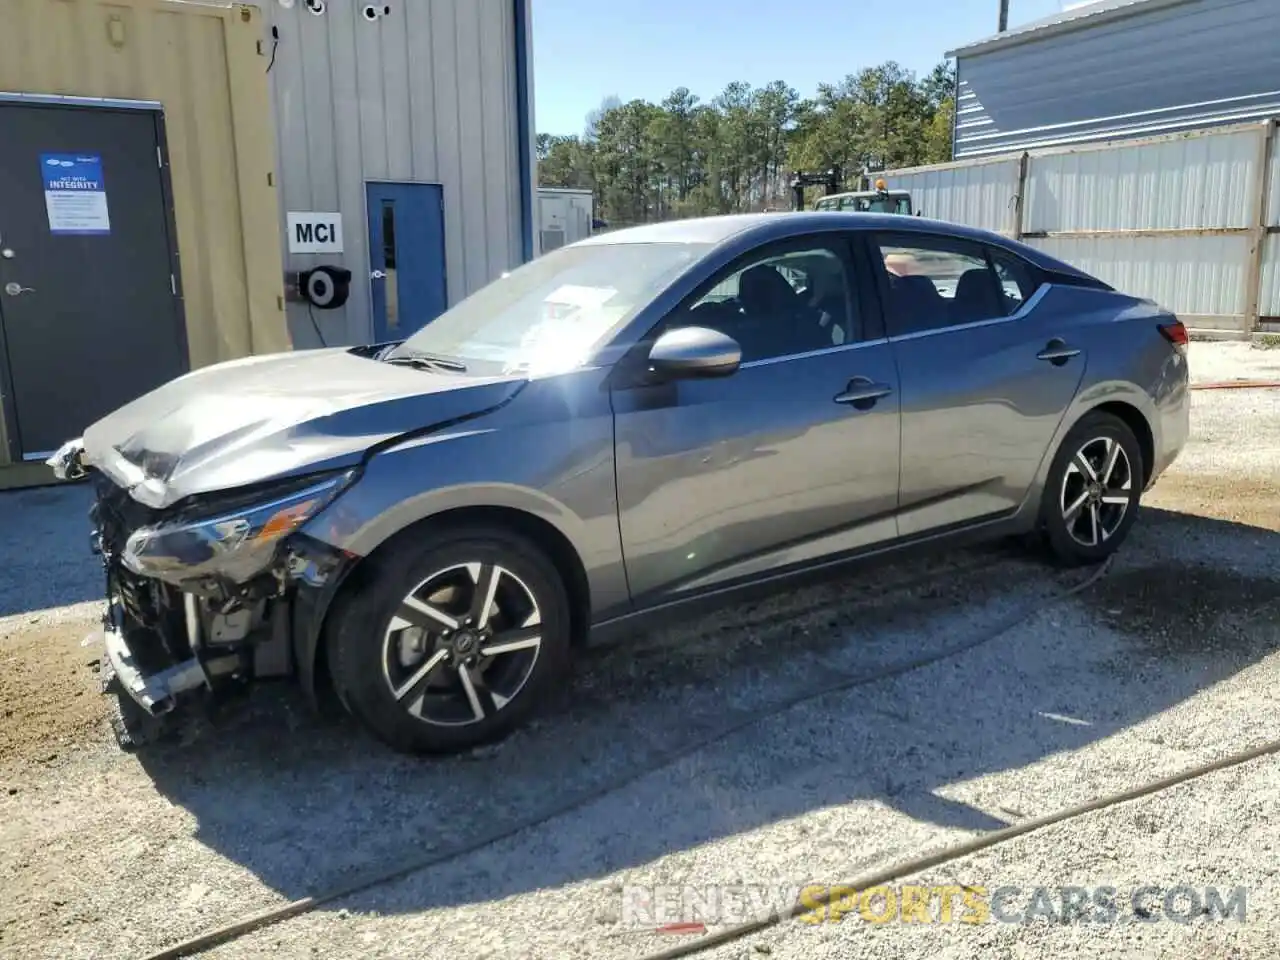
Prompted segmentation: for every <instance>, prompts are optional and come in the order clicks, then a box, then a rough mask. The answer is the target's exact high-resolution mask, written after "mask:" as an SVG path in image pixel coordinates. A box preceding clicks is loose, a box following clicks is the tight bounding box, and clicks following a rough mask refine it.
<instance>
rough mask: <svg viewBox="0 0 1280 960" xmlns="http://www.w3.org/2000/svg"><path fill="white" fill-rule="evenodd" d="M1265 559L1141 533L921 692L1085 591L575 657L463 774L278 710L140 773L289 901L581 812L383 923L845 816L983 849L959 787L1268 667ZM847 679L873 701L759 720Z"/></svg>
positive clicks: (916, 572)
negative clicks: (869, 815) (876, 810)
mask: <svg viewBox="0 0 1280 960" xmlns="http://www.w3.org/2000/svg"><path fill="white" fill-rule="evenodd" d="M1192 543H1198V544H1202V545H1203V551H1202V552H1203V558H1202V559H1193V560H1190V561H1188V560H1185V559H1182V560H1179V559H1172V557H1175V556H1177V557H1183V558H1185V557H1188V556H1192V557H1195V556H1196V555H1197V553H1199V552H1201V551H1200V548H1199V547H1196V548H1194V549H1192V550H1189V549H1188V547H1187V546H1186V545H1187V544H1192ZM1175 544H1182V546H1181V547H1179V548H1178V549H1177V550H1176V552H1175V551H1174V549H1173V545H1175ZM1278 546H1280V534H1276V533H1272V532H1270V531H1266V530H1260V529H1257V528H1253V527H1247V526H1243V525H1239V524H1231V523H1225V522H1221V521H1216V520H1208V519H1203V518H1198V517H1191V516H1186V515H1181V514H1174V513H1168V512H1165V511H1160V510H1153V509H1149V508H1148V509H1144V511H1143V516H1142V518H1141V519H1140V521H1139V523H1138V525H1137V526H1136V527H1135V529H1134V531H1133V534H1132V537H1131V540H1130V542H1129V544H1128V545H1127V546H1126V547H1125V549H1124V550H1123V551H1122V553H1121V555H1120V556H1119V557H1118V558H1117V563H1116V565H1115V568H1114V570H1113V572H1112V573H1111V574H1110V575H1109V576H1108V577H1106V578H1104V579H1103V580H1102V581H1100V582H1099V583H1097V584H1096V585H1094V586H1093V587H1092V588H1091V589H1090V590H1088V591H1087V592H1085V593H1083V594H1081V595H1080V596H1079V597H1077V598H1075V599H1073V600H1070V601H1067V602H1064V603H1063V604H1061V605H1057V606H1055V607H1054V608H1053V611H1052V612H1045V613H1044V614H1042V615H1041V616H1040V618H1039V620H1038V626H1037V627H1035V628H1034V629H1032V628H1031V627H1027V628H1022V627H1019V628H1016V629H1013V630H1011V631H1010V632H1009V633H1008V634H1007V635H1005V636H1004V637H1002V638H1001V639H997V640H995V641H993V642H991V643H989V644H985V645H982V646H978V647H975V648H973V649H971V650H968V651H967V652H963V653H960V654H957V655H956V656H954V657H951V658H948V659H943V660H939V661H938V662H936V663H935V664H933V665H931V666H928V667H925V668H923V669H918V670H913V671H910V672H902V673H898V674H896V675H889V674H892V673H893V670H894V668H895V666H901V665H902V664H904V663H906V662H907V661H909V660H913V659H917V658H921V657H925V656H928V655H930V654H937V653H939V652H942V651H946V650H947V649H950V648H953V647H955V646H956V645H958V644H963V643H964V642H965V641H966V640H967V639H971V638H974V637H979V636H981V635H982V634H983V633H984V632H989V631H990V630H991V629H992V627H994V626H995V625H997V624H1000V623H1002V622H1004V621H1007V620H1008V619H1009V618H1010V616H1011V614H1013V613H1016V612H1017V610H1018V609H1019V608H1020V607H1021V606H1022V605H1024V604H1027V603H1031V604H1036V603H1043V602H1044V601H1045V600H1047V599H1048V598H1050V597H1052V596H1053V595H1055V593H1057V592H1059V591H1061V590H1062V589H1063V588H1064V586H1069V585H1071V584H1074V583H1079V582H1080V581H1081V580H1082V579H1083V574H1082V573H1081V572H1080V571H1070V572H1062V571H1056V570H1053V569H1051V568H1049V567H1047V566H1046V565H1044V564H1042V563H1040V562H1039V561H1037V560H1036V559H1035V558H1032V557H1028V556H1026V555H1024V554H1022V553H1020V552H1014V551H1011V550H1010V549H1009V548H1007V547H994V548H981V549H976V550H968V551H964V552H961V553H957V554H953V555H950V556H948V557H930V558H925V559H920V560H910V561H899V562H894V563H888V564H883V565H880V566H879V567H878V568H876V569H873V570H864V571H862V572H860V573H855V574H853V575H850V576H846V577H844V578H841V579H839V580H833V581H831V582H829V583H825V584H822V585H819V586H815V587H812V588H808V589H805V590H801V591H796V592H793V593H790V594H788V595H786V596H783V597H778V598H771V599H765V600H762V601H760V602H759V603H757V604H754V605H752V606H751V607H749V608H743V609H739V610H736V611H734V613H733V615H732V616H728V615H725V614H720V615H712V616H711V617H708V618H705V619H702V620H699V621H697V622H696V623H691V624H688V625H686V626H684V627H682V628H679V629H675V630H671V631H667V632H665V633H663V634H654V635H652V636H648V637H644V638H637V640H636V641H635V642H634V643H632V644H630V645H619V646H615V647H612V648H610V649H607V650H602V651H592V652H588V653H587V655H586V656H585V657H584V660H583V662H582V663H581V664H580V666H579V669H578V671H577V673H576V676H575V677H574V678H573V680H572V682H571V683H569V684H567V685H566V688H565V689H564V690H563V691H562V692H561V694H560V695H559V697H558V698H557V702H556V703H555V704H553V705H552V706H551V708H550V709H549V710H548V711H547V712H546V713H545V714H544V715H543V716H542V717H541V718H540V719H539V720H537V721H536V722H535V723H533V724H531V725H530V726H529V727H527V728H525V729H524V730H521V731H520V732H519V733H517V734H516V735H514V736H513V737H511V738H510V739H509V740H508V741H506V742H505V743H503V744H500V745H498V746H496V747H491V748H486V749H482V750H480V751H476V752H474V753H472V754H468V755H465V756H461V757H453V758H448V759H438V760H416V759H411V758H406V757H402V756H398V755H395V754H393V753H391V752H389V751H387V750H384V749H382V748H380V747H378V746H377V745H376V744H374V743H373V742H372V741H371V740H370V739H369V738H367V737H366V736H365V735H363V734H362V733H360V732H359V731H358V730H357V729H356V728H355V727H354V725H353V724H352V723H349V722H346V721H341V722H336V721H331V720H330V721H326V720H322V719H318V718H315V717H313V716H312V715H311V714H310V713H309V712H307V710H306V708H305V707H304V706H303V705H302V701H301V698H300V696H297V695H295V694H294V693H293V692H292V691H290V690H289V689H288V688H263V690H262V692H261V694H260V695H256V696H254V697H253V698H252V700H251V701H250V702H249V703H248V704H246V705H245V706H244V708H243V709H241V710H239V711H237V712H236V713H234V714H233V715H232V716H230V717H228V718H224V719H223V720H221V721H218V722H217V723H216V724H214V725H213V726H208V727H200V728H196V729H197V734H196V735H195V736H194V739H193V740H190V741H189V742H186V743H183V744H163V745H157V746H155V747H152V748H149V749H145V750H143V751H141V752H140V753H139V760H140V762H141V763H142V764H143V765H144V767H145V769H146V770H147V771H148V773H149V775H150V776H151V777H152V778H153V780H154V782H155V785H156V787H157V789H158V790H159V791H160V792H161V793H162V794H163V795H164V796H165V797H166V798H167V799H168V800H169V801H170V802H172V803H174V804H176V805H179V806H181V807H182V808H184V809H185V810H187V811H188V812H189V813H190V814H191V815H192V816H193V817H194V818H195V820H196V822H197V828H196V839H197V840H198V841H199V842H200V843H202V844H204V845H205V846H207V847H208V848H210V849H211V850H213V851H215V852H216V853H217V854H219V855H221V856H222V857H225V858H226V859H227V860H229V861H231V862H233V863H235V864H237V865H239V866H241V867H243V868H244V869H245V870H248V871H251V872H252V873H253V874H254V875H256V876H257V877H258V878H259V879H260V880H261V881H262V882H263V883H264V884H266V885H267V886H268V887H270V888H271V889H272V890H273V891H276V892H277V893H279V894H280V895H282V896H285V897H288V898H297V897H303V896H308V895H313V894H317V893H320V892H322V891H324V890H326V889H327V888H330V887H332V886H335V885H342V884H344V883H346V882H349V881H350V879H351V878H352V876H354V875H357V874H362V873H365V872H368V871H369V870H370V869H371V868H373V867H375V866H378V865H382V866H391V865H397V864H403V863H404V862H405V861H406V859H410V860H412V859H414V858H421V857H429V856H431V855H432V854H436V853H443V852H447V851H449V850H451V849H457V848H458V847H459V846H465V845H467V844H469V843H471V842H474V841H477V840H479V839H482V838H484V837H486V836H496V835H498V834H501V833H503V832H504V831H509V830H512V829H514V828H517V827H518V826H519V825H520V824H521V823H522V822H525V821H527V820H529V819H533V818H535V817H538V816H539V815H540V814H544V813H545V812H546V811H549V810H553V809H557V808H560V809H563V808H566V807H568V806H569V805H571V804H572V803H574V802H575V801H576V800H581V801H583V806H581V807H579V808H577V809H576V810H571V811H568V812H565V813H563V815H562V816H561V817H560V818H559V819H557V820H556V821H555V822H554V823H551V824H549V825H548V826H547V827H546V828H545V829H536V830H531V831H529V832H528V833H526V834H523V835H522V836H523V837H525V838H526V840H527V843H518V842H516V841H512V842H511V843H505V844H503V845H502V846H501V847H498V848H490V850H489V851H487V852H486V853H484V854H477V855H474V856H472V857H468V858H467V860H466V861H455V862H454V863H452V864H442V865H437V866H434V867H431V868H429V869H426V870H424V871H422V872H420V873H418V874H417V875H416V876H415V877H414V878H412V881H411V882H408V883H402V884H399V885H397V886H396V887H395V888H394V889H393V888H388V887H384V888H381V889H380V890H376V891H372V892H370V893H368V894H365V895H362V896H361V897H359V898H357V900H359V901H360V904H358V905H357V908H359V909H365V908H367V909H376V910H378V911H380V912H383V913H388V912H396V911H419V910H424V909H430V908H436V907H443V906H450V905H456V904H463V903H473V902H484V901H490V900H497V899H499V898H502V897H506V896H510V895H513V894H518V893H524V892H529V891H533V890H538V889H545V888H548V887H559V886H563V885H566V884H571V883H576V882H582V881H587V880H591V879H595V878H599V877H601V876H606V875H608V874H611V873H613V872H616V871H618V870H621V869H626V868H631V867H637V866H641V865H644V864H649V863H651V862H653V861H655V860H657V859H658V858H661V857H663V856H665V855H668V854H671V853H674V852H677V851H687V850H691V849H693V848H696V847H698V846H701V845H705V844H708V843H712V842H715V841H718V840H723V839H725V838H728V837H732V836H735V835H738V834H741V833H743V832H746V831H751V830H755V829H758V828H761V827H763V826H767V825H769V824H773V823H779V822H783V821H787V820H790V819H793V818H798V817H802V816H804V815H806V814H810V813H816V812H819V811H823V810H826V809H828V808H832V807H838V806H843V805H848V804H851V803H854V802H858V801H866V802H869V803H872V804H876V805H881V806H884V807H888V808H890V809H891V810H893V811H896V812H897V814H899V815H901V816H905V817H908V818H911V819H913V820H915V821H918V822H920V823H922V824H931V825H936V826H942V827H949V828H954V829H959V830H964V831H984V830H991V829H998V828H1000V827H1003V826H1006V825H1007V824H1008V823H1009V822H1011V821H1012V820H1014V819H1016V817H1015V815H1014V814H1012V813H1011V814H1009V816H1008V817H1006V816H1004V814H1003V813H1001V812H999V811H998V809H997V808H995V807H992V806H991V805H989V804H984V805H983V809H979V808H978V807H976V806H974V805H971V804H969V803H967V802H965V801H964V800H963V799H961V798H960V797H959V796H958V795H957V791H958V789H959V788H960V787H961V786H962V785H963V784H965V783H968V782H970V781H972V780H974V779H975V778H978V777H982V776H985V775H990V774H995V773H1001V772H1005V771H1015V770H1022V769H1024V768H1027V767H1030V766H1031V765H1033V764H1036V763H1038V762H1040V761H1043V760H1046V759H1047V758H1050V757H1053V756H1055V755H1057V754H1062V753H1067V752H1070V751H1075V750H1079V749H1081V748H1084V747H1087V746H1089V745H1090V744H1093V743H1096V742H1097V741H1100V740H1102V739H1104V738H1107V737H1111V736H1115V735H1117V734H1121V733H1124V732H1125V731H1131V730H1132V729H1133V728H1135V727H1138V726H1139V725H1142V724H1144V723H1146V722H1148V721H1151V720H1152V719H1153V718H1158V717H1159V716H1160V714H1162V713H1163V712H1165V711H1167V710H1169V709H1170V708H1172V707H1174V706H1176V705H1177V704H1179V703H1182V702H1183V701H1185V700H1187V699H1188V698H1190V697H1192V696H1194V695H1196V694H1197V693H1199V692H1201V691H1203V690H1205V689H1207V688H1209V687H1211V686H1213V685H1215V684H1217V683H1219V682H1221V681H1223V680H1225V679H1228V678H1229V677H1231V676H1232V675H1234V674H1236V673H1237V672H1239V671H1241V670H1243V669H1245V668H1246V667H1248V666H1249V665H1251V664H1253V663H1255V662H1257V661H1258V660H1260V659H1261V658H1263V657H1264V656H1266V655H1267V654H1269V653H1271V652H1273V648H1274V643H1275V641H1276V638H1275V631H1272V632H1271V633H1270V634H1267V635H1263V634H1262V633H1260V632H1259V631H1258V630H1256V629H1253V628H1252V627H1251V626H1250V624H1249V622H1248V618H1249V616H1250V615H1251V614H1256V613H1257V612H1258V611H1259V610H1261V609H1263V608H1266V607H1269V608H1271V609H1272V610H1280V574H1275V573H1269V572H1268V567H1267V564H1266V561H1265V557H1266V556H1267V555H1268V553H1269V554H1270V555H1271V556H1273V557H1274V556H1275V554H1276V548H1277V547H1278ZM1232 566H1234V569H1231V567H1232ZM1224 569H1226V570H1227V571H1228V572H1222V571H1223V570H1224ZM911 579H924V580H925V582H924V583H923V584H922V585H917V586H916V587H914V588H912V590H911V592H910V595H909V599H908V600H905V601H904V600H903V599H902V597H901V595H899V594H898V593H896V592H894V591H893V589H892V585H893V584H895V583H898V582H899V581H906V580H911ZM1273 619H1274V618H1273ZM851 675H856V676H862V677H864V678H866V679H867V680H868V682H867V683H866V684H865V685H864V686H861V687H859V688H858V689H857V690H856V691H854V692H852V693H849V694H843V695H842V694H839V693H833V694H830V695H828V696H825V697H823V698H819V699H816V700H811V701H808V702H806V703H802V704H797V705H795V706H794V707H793V708H792V709H790V710H787V711H784V712H781V713H770V712H769V708H770V705H776V704H778V703H781V702H784V701H787V700H788V699H789V698H795V697H797V696H799V695H800V694H801V693H802V692H803V691H805V690H812V689H813V688H814V687H815V686H821V685H824V684H827V685H829V684H831V683H832V681H833V678H836V677H842V676H851ZM734 724H738V725H739V729H738V730H736V732H734V733H732V734H731V735H729V736H727V737H725V738H723V739H720V740H718V741H716V742H714V743H712V744H709V745H705V746H703V747H701V748H697V745H698V744H699V743H701V742H702V741H704V740H705V739H706V738H707V737H709V736H711V735H713V734H715V733H717V732H722V731H724V730H725V729H726V727H727V726H731V725H734ZM694 748H696V749H694ZM658 761H667V763H666V765H665V766H663V767H661V768H660V769H658V770H656V771H651V772H648V773H645V771H646V770H648V769H649V768H650V767H652V766H653V765H654V764H655V763H656V762H658ZM1081 776H1084V774H1083V773H1082V774H1081ZM627 778H631V782H629V783H628V784H626V785H625V786H621V788H620V789H616V790H614V791H613V792H611V793H608V794H607V795H605V796H596V795H597V794H600V793H601V791H604V790H606V789H607V788H609V787H610V786H617V785H618V784H619V782H620V781H622V780H625V779H627ZM1105 785H1106V784H1103V786H1105ZM961 792H962V791H961ZM1100 792H1105V791H1102V790H1101V788H1100ZM993 810H995V811H996V812H993ZM1046 812H1049V811H1047V810H1040V809H1038V810H1036V811H1035V813H1037V814H1038V813H1046ZM861 839H862V840H865V841H867V842H868V844H870V843H871V841H872V839H874V838H872V837H864V838H861ZM909 840H910V838H904V839H903V840H902V843H903V846H904V849H905V848H906V847H907V846H909V845H910V843H909ZM841 842H844V843H848V844H849V845H850V848H851V849H852V848H853V847H854V845H856V844H857V843H858V842H859V838H856V837H851V838H846V839H843V840H842V841H841ZM884 842H888V841H887V840H884V839H883V838H881V839H880V840H878V841H876V843H878V844H879V845H880V846H883V844H884Z"/></svg>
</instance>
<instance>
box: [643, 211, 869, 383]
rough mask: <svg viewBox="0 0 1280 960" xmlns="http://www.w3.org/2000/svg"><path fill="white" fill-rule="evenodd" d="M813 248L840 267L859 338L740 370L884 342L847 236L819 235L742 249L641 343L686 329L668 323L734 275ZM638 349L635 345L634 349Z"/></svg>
mask: <svg viewBox="0 0 1280 960" xmlns="http://www.w3.org/2000/svg"><path fill="white" fill-rule="evenodd" d="M818 249H825V250H827V251H829V252H831V253H833V254H835V256H836V258H837V260H839V262H840V266H841V268H842V271H843V274H844V285H845V295H846V297H847V300H848V303H849V305H850V306H851V307H852V308H853V310H854V311H855V316H854V317H853V320H854V326H855V327H860V328H861V329H860V330H858V331H855V332H856V333H857V334H860V335H859V336H854V337H851V339H850V340H848V341H846V342H845V343H833V344H832V345H831V346H830V347H822V348H820V349H818V350H803V351H798V352H796V353H787V354H780V355H778V356H776V357H762V358H759V359H756V360H750V361H747V362H745V363H743V364H742V367H743V368H750V367H754V366H760V365H762V364H769V363H778V362H781V361H783V360H793V359H797V358H801V357H811V356H821V355H824V354H826V353H829V352H832V351H836V350H852V349H856V348H857V347H860V346H864V345H866V344H868V343H876V342H881V341H883V340H884V333H883V329H884V327H883V318H882V315H881V312H880V310H879V305H878V303H877V301H876V300H875V299H874V295H873V291H872V290H871V289H870V288H871V286H872V284H873V283H874V279H873V277H872V276H871V275H870V271H869V268H868V267H867V265H866V264H865V262H864V261H863V258H862V257H860V256H858V255H857V252H856V251H855V248H854V244H853V243H852V242H851V236H850V233H849V232H848V231H835V230H823V231H819V232H814V233H806V234H801V235H799V236H791V237H785V238H783V239H780V240H770V241H766V242H765V243H761V244H758V245H757V246H755V247H752V248H751V249H750V250H746V251H743V252H742V253H740V254H738V255H737V256H735V257H734V258H733V259H732V260H730V261H729V262H728V263H726V264H724V265H723V266H721V267H720V268H719V269H717V270H716V271H715V272H713V273H712V274H711V275H710V276H709V277H708V278H707V279H705V280H703V281H701V282H700V283H699V284H698V285H697V286H696V287H694V288H693V290H692V291H691V292H689V293H688V294H686V295H685V296H684V297H682V298H681V299H680V302H679V303H677V304H676V305H675V306H674V307H672V308H671V309H670V310H668V311H667V312H666V313H665V314H664V315H663V316H662V318H661V319H660V320H658V321H657V322H656V323H655V324H654V325H653V326H652V327H651V328H650V329H649V330H648V332H647V333H646V334H645V336H644V337H642V338H641V341H640V344H648V345H652V343H653V342H654V341H655V340H657V338H658V337H660V336H661V335H662V334H663V333H665V332H666V331H667V330H668V329H679V326H689V324H680V325H679V326H671V321H672V319H673V318H675V317H677V316H679V315H680V314H682V313H685V314H686V315H687V312H688V311H689V310H691V309H692V308H693V306H694V305H695V304H696V303H697V302H698V301H699V300H701V299H702V298H703V297H705V296H706V295H707V294H708V293H710V292H711V291H712V290H714V289H715V288H716V287H718V286H719V285H720V284H722V283H724V282H725V281H726V280H727V279H729V278H730V277H732V276H733V275H734V274H736V273H740V272H741V271H742V270H743V269H745V268H746V267H748V266H750V265H752V264H754V263H758V262H760V261H763V260H770V259H773V258H775V257H782V256H785V255H787V254H788V253H800V252H803V251H808V250H818ZM640 344H638V346H639V345H640Z"/></svg>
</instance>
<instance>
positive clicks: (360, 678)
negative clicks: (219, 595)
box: [331, 528, 570, 753]
mask: <svg viewBox="0 0 1280 960" xmlns="http://www.w3.org/2000/svg"><path fill="white" fill-rule="evenodd" d="M371 562H373V563H375V564H376V567H375V569H374V571H373V576H372V579H368V580H366V581H365V583H364V584H363V586H362V587H360V588H358V591H357V592H356V594H355V595H353V596H352V597H350V598H349V599H348V602H347V603H345V604H344V605H343V606H342V608H341V609H340V610H338V611H337V612H336V622H335V624H334V626H333V633H332V637H331V643H332V646H331V655H332V659H331V663H332V664H333V674H334V682H335V685H336V686H337V688H338V690H339V692H340V694H341V696H342V699H343V701H344V702H345V703H346V704H347V706H348V709H350V711H351V713H352V714H354V715H355V717H356V718H357V719H358V720H360V721H361V722H362V723H363V724H364V725H365V726H366V727H367V728H368V729H369V730H371V731H372V732H373V733H374V734H375V735H377V736H378V737H379V738H381V739H382V740H383V741H385V742H386V743H388V744H389V745H391V746H392V747H394V748H395V749H397V750H400V751H403V752H407V753H451V752H455V751H460V750H465V749H468V748H470V747H474V746H477V745H479V744H482V743H486V742H491V741H494V740H497V739H500V738H502V737H504V736H506V735H507V734H509V733H510V732H511V731H513V730H514V729H515V728H516V727H517V726H519V725H520V724H521V723H523V722H524V720H525V719H527V718H528V716H529V715H530V714H531V713H532V712H533V710H534V709H535V708H536V707H537V706H538V705H539V702H540V701H541V700H542V699H543V698H544V696H545V694H546V693H547V692H548V690H549V688H550V687H552V686H553V685H554V684H555V683H556V682H558V681H560V680H562V679H563V677H564V674H565V672H566V669H567V665H568V659H569V646H570V643H569V638H570V617H569V602H568V599H567V594H566V591H565V589H564V585H563V582H562V581H561V579H560V576H559V574H558V572H557V570H556V568H555V566H554V564H552V563H551V562H550V560H548V559H547V557H546V556H545V555H544V554H543V553H542V551H541V550H539V549H538V548H537V547H536V546H535V545H533V544H532V543H530V542H528V541H527V540H526V539H525V538H523V537H520V536H517V535H515V534H512V533H509V532H507V531H504V530H500V529H489V528H483V529H470V530H456V531H453V532H444V533H441V534H435V535H432V536H430V537H429V538H428V539H427V540H426V541H425V542H421V541H420V542H418V543H410V542H408V541H405V542H402V543H400V544H397V545H396V546H395V547H392V548H391V549H390V551H389V553H388V554H386V555H385V556H378V557H375V558H372V560H371Z"/></svg>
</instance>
